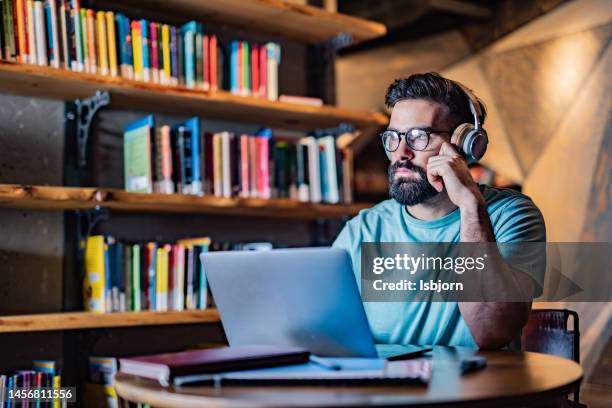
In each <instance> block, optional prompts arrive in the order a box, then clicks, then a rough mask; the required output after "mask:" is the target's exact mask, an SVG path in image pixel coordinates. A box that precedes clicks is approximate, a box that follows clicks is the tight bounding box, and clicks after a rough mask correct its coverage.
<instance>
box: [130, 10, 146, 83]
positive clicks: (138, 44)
mask: <svg viewBox="0 0 612 408" xmlns="http://www.w3.org/2000/svg"><path fill="white" fill-rule="evenodd" d="M131 25H132V54H133V56H134V79H136V80H137V81H143V80H144V73H143V62H142V58H143V56H142V37H141V35H140V22H139V21H137V20H134V21H132V24H131Z"/></svg>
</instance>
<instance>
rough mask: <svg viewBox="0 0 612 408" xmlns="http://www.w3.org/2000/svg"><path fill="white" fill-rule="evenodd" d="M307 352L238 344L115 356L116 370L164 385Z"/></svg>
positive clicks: (282, 361) (295, 360) (291, 360)
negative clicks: (117, 366) (116, 361)
mask: <svg viewBox="0 0 612 408" xmlns="http://www.w3.org/2000/svg"><path fill="white" fill-rule="evenodd" d="M309 357H310V352H309V351H307V350H305V349H302V348H297V347H277V346H273V347H270V346H241V347H225V348H217V349H207V350H190V351H182V352H178V353H165V354H156V355H149V356H140V357H130V358H121V359H119V365H120V368H119V371H121V372H122V373H126V374H131V375H136V376H139V377H144V378H150V379H153V380H157V381H159V383H160V384H161V385H162V386H168V385H170V383H171V382H172V381H173V380H175V379H176V378H177V377H181V376H193V375H203V374H210V373H218V372H227V371H238V370H247V369H253V368H260V367H274V366H279V365H290V364H301V363H305V362H307V361H308V359H309Z"/></svg>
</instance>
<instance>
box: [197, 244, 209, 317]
mask: <svg viewBox="0 0 612 408" xmlns="http://www.w3.org/2000/svg"><path fill="white" fill-rule="evenodd" d="M200 248H201V250H202V251H201V252H208V245H200ZM198 264H199V265H200V271H199V273H200V287H199V299H198V306H199V308H200V309H206V305H207V304H208V280H207V279H206V273H205V272H204V265H203V264H202V262H198Z"/></svg>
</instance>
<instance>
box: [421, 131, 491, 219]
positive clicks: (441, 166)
mask: <svg viewBox="0 0 612 408" xmlns="http://www.w3.org/2000/svg"><path fill="white" fill-rule="evenodd" d="M427 180H428V181H429V183H430V184H431V185H432V186H433V187H434V188H435V189H436V190H437V191H438V192H442V190H444V189H446V192H447V194H448V198H449V199H450V200H451V201H452V202H453V204H455V205H456V206H457V207H459V208H460V209H467V208H470V209H471V208H474V207H475V205H477V204H482V203H483V201H484V199H483V197H482V194H481V193H480V191H479V190H478V186H477V185H476V182H475V181H474V179H473V178H472V174H471V173H470V170H469V169H468V167H467V163H466V162H465V160H464V159H463V158H462V157H461V156H460V155H459V153H457V151H456V150H455V148H454V147H453V145H451V144H450V143H448V142H444V143H443V144H442V147H440V153H439V154H438V155H437V156H432V157H430V158H429V160H428V162H427Z"/></svg>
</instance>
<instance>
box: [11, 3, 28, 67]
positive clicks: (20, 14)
mask: <svg viewBox="0 0 612 408" xmlns="http://www.w3.org/2000/svg"><path fill="white" fill-rule="evenodd" d="M14 11H15V13H16V14H17V39H18V45H19V62H21V63H23V64H27V63H28V59H29V58H28V57H29V54H28V31H27V27H26V12H27V5H26V1H25V0H16V1H15V10H14Z"/></svg>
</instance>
